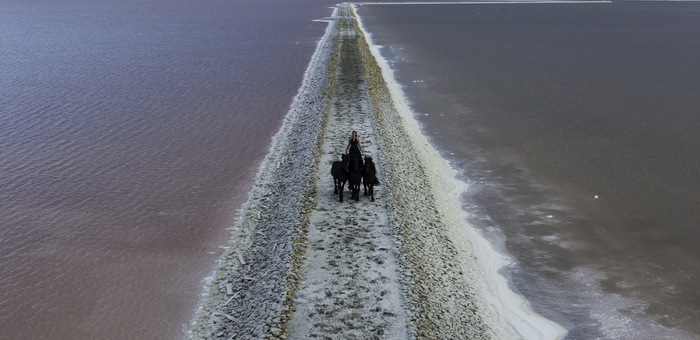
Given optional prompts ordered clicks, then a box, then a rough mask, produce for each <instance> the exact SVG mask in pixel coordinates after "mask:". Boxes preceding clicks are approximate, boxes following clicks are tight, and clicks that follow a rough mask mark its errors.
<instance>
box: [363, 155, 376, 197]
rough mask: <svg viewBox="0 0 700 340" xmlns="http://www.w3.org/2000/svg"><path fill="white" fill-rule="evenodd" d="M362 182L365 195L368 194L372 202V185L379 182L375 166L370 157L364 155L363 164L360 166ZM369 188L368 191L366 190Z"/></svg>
mask: <svg viewBox="0 0 700 340" xmlns="http://www.w3.org/2000/svg"><path fill="white" fill-rule="evenodd" d="M362 184H363V185H364V187H365V196H367V195H368V194H369V196H370V197H372V202H374V186H375V185H376V184H379V181H378V180H377V168H376V167H375V166H374V162H373V161H372V157H370V156H365V166H364V167H363V168H362ZM368 188H369V191H368V190H367V189H368Z"/></svg>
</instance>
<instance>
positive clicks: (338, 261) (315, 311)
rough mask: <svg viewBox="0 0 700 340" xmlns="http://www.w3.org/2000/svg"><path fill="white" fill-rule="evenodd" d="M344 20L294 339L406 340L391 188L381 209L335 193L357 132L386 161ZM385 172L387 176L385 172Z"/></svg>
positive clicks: (379, 195)
mask: <svg viewBox="0 0 700 340" xmlns="http://www.w3.org/2000/svg"><path fill="white" fill-rule="evenodd" d="M341 14H345V15H343V16H342V17H341V19H340V22H339V25H340V33H339V34H340V39H339V47H338V49H339V59H338V67H337V70H336V82H335V84H336V86H335V88H334V92H333V95H332V97H331V108H330V112H329V116H328V125H327V127H326V132H325V136H324V143H323V145H322V147H321V163H320V165H319V170H318V177H319V178H318V180H317V188H316V195H317V197H316V199H315V206H314V212H313V213H312V214H311V224H310V227H309V230H308V245H309V248H308V250H307V256H306V262H305V263H304V265H303V268H304V269H303V272H302V275H301V278H300V279H301V282H300V284H299V291H298V292H297V294H296V298H295V300H294V301H295V305H296V306H297V310H296V312H295V313H294V317H293V318H292V320H291V321H290V323H289V324H288V325H287V330H288V331H289V338H290V339H314V338H317V339H406V338H407V337H408V335H407V326H406V323H407V321H406V320H407V317H406V314H405V312H404V306H403V304H402V297H401V291H400V283H399V282H398V281H397V277H398V267H397V264H396V257H395V251H394V247H393V244H392V235H391V230H390V228H389V226H388V223H387V216H388V211H387V205H386V199H385V197H384V196H383V190H382V189H383V187H382V186H378V187H375V202H371V200H370V199H369V198H368V197H365V196H363V192H362V191H361V192H360V200H359V201H357V202H356V201H355V200H351V199H350V191H349V190H347V186H346V190H345V193H344V195H343V196H344V202H342V203H341V202H339V201H338V195H337V194H333V178H332V177H331V175H330V169H331V164H332V163H333V162H334V161H336V160H340V155H341V154H342V153H344V152H345V148H346V146H347V142H348V138H349V137H350V134H351V131H357V133H358V136H359V137H360V140H361V143H362V147H363V151H364V155H366V156H367V155H369V156H372V157H373V158H374V161H375V162H378V161H379V159H378V158H377V156H378V152H377V151H378V150H377V143H376V141H375V138H374V129H373V126H372V121H373V120H372V115H371V112H370V107H369V105H370V104H369V97H368V96H367V88H366V85H365V82H364V76H363V71H362V64H361V61H360V56H359V53H358V50H357V44H356V39H357V37H356V32H355V30H354V28H353V25H352V21H351V18H350V16H349V15H347V13H341ZM380 171H381V170H380Z"/></svg>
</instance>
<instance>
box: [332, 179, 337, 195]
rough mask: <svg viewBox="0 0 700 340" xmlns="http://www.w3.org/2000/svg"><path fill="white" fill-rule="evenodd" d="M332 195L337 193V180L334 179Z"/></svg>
mask: <svg viewBox="0 0 700 340" xmlns="http://www.w3.org/2000/svg"><path fill="white" fill-rule="evenodd" d="M333 193H334V194H337V193H338V179H336V178H335V177H333Z"/></svg>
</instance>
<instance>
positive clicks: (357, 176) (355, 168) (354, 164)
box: [348, 154, 362, 201]
mask: <svg viewBox="0 0 700 340" xmlns="http://www.w3.org/2000/svg"><path fill="white" fill-rule="evenodd" d="M348 182H349V183H350V190H352V196H351V199H352V198H354V199H355V201H359V200H360V182H362V156H361V155H360V154H351V155H350V165H349V167H348Z"/></svg>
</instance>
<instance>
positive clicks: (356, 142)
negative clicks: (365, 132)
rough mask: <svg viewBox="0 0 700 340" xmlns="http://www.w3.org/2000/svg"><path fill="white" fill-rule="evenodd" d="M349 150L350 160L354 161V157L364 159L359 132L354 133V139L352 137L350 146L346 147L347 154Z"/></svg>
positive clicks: (349, 142)
mask: <svg viewBox="0 0 700 340" xmlns="http://www.w3.org/2000/svg"><path fill="white" fill-rule="evenodd" d="M348 149H350V159H352V157H353V156H359V157H362V145H360V138H359V137H357V131H353V132H352V137H350V140H349V141H348V146H347V147H345V153H347V152H348ZM360 159H362V158H360Z"/></svg>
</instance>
